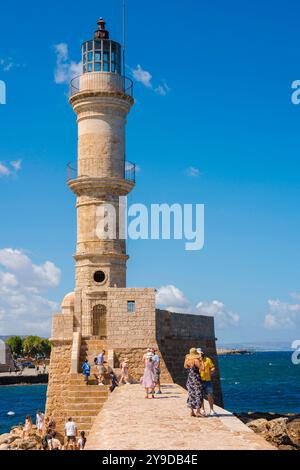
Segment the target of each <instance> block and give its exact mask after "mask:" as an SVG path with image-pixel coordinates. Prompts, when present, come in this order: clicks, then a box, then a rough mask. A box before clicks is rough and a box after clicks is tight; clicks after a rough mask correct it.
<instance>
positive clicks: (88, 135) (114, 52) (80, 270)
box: [69, 18, 135, 337]
mask: <svg viewBox="0 0 300 470" xmlns="http://www.w3.org/2000/svg"><path fill="white" fill-rule="evenodd" d="M82 64H83V73H82V75H81V76H80V77H79V78H76V79H75V80H73V81H72V83H71V98H70V103H71V105H72V107H73V109H74V111H75V113H76V115H77V123H78V174H77V175H75V176H77V177H76V178H75V179H70V180H69V187H70V188H71V190H72V191H73V192H74V193H75V195H76V196H77V227H78V231H77V250H76V255H75V260H76V291H80V292H81V297H82V305H83V310H82V314H81V327H82V330H81V332H82V335H83V336H103V337H104V336H106V334H105V331H104V330H103V331H100V330H99V328H100V327H101V326H104V325H103V324H102V325H100V323H99V322H101V314H102V315H103V316H104V315H105V312H104V308H103V307H102V312H101V309H100V308H99V307H98V312H95V311H94V312H93V308H91V299H99V298H100V299H101V298H103V293H104V292H105V291H107V289H108V288H109V287H114V288H125V287H126V262H127V259H128V256H127V254H126V245H125V241H124V239H120V238H119V225H120V223H119V222H120V221H119V217H120V213H122V208H120V207H119V201H120V197H121V196H123V197H124V196H127V194H128V193H129V192H130V191H131V190H132V189H133V187H134V184H135V167H134V165H133V164H131V163H128V162H126V161H125V126H126V118H127V114H128V113H129V111H130V108H131V106H132V105H133V103H134V100H133V98H132V92H133V87H132V82H131V80H129V79H128V78H125V77H123V76H122V72H121V71H122V68H123V67H122V54H121V46H120V44H118V43H117V42H115V41H112V40H110V38H109V32H108V31H107V30H106V28H105V22H104V21H103V19H102V18H101V19H100V20H99V21H98V30H97V31H96V32H95V34H94V38H93V39H92V40H90V41H86V42H84V43H83V45H82ZM106 205H110V206H113V207H114V209H115V210H114V214H115V217H116V220H115V221H112V222H113V224H114V226H115V227H114V228H115V237H114V239H108V237H106V236H105V234H103V235H101V234H99V231H97V226H98V224H99V216H100V217H101V214H102V216H103V215H104V214H105V206H106ZM101 206H103V207H101ZM101 209H103V210H101ZM123 238H124V237H123ZM92 313H93V315H92ZM93 317H94V318H93ZM103 320H104V319H103ZM78 323H80V321H79V318H78Z"/></svg>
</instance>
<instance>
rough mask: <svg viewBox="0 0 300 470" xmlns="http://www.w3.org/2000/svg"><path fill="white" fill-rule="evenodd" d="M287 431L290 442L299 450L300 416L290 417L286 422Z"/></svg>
mask: <svg viewBox="0 0 300 470" xmlns="http://www.w3.org/2000/svg"><path fill="white" fill-rule="evenodd" d="M287 433H288V436H289V438H290V440H291V442H292V444H293V445H294V446H296V447H297V448H298V449H299V450H300V418H296V419H292V420H291V421H289V422H288V423H287Z"/></svg>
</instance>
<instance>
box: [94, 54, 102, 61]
mask: <svg viewBox="0 0 300 470" xmlns="http://www.w3.org/2000/svg"><path fill="white" fill-rule="evenodd" d="M100 61H101V52H95V62H100Z"/></svg>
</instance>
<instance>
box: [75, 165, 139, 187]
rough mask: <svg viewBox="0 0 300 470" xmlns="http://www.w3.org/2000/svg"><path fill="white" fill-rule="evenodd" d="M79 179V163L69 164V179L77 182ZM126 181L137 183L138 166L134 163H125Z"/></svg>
mask: <svg viewBox="0 0 300 470" xmlns="http://www.w3.org/2000/svg"><path fill="white" fill-rule="evenodd" d="M77 177H78V169H77V162H69V163H68V165H67V178H68V181H69V180H75V179H77ZM124 179H125V180H126V181H130V182H131V183H135V181H136V165H135V164H134V163H132V162H127V161H126V162H125V171H124Z"/></svg>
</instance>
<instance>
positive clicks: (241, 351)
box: [217, 348, 254, 356]
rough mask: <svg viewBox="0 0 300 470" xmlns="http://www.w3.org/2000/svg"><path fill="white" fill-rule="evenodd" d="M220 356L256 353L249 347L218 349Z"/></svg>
mask: <svg viewBox="0 0 300 470" xmlns="http://www.w3.org/2000/svg"><path fill="white" fill-rule="evenodd" d="M217 354H218V356H245V355H249V354H254V351H248V350H247V349H223V348H221V349H218V350H217Z"/></svg>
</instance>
